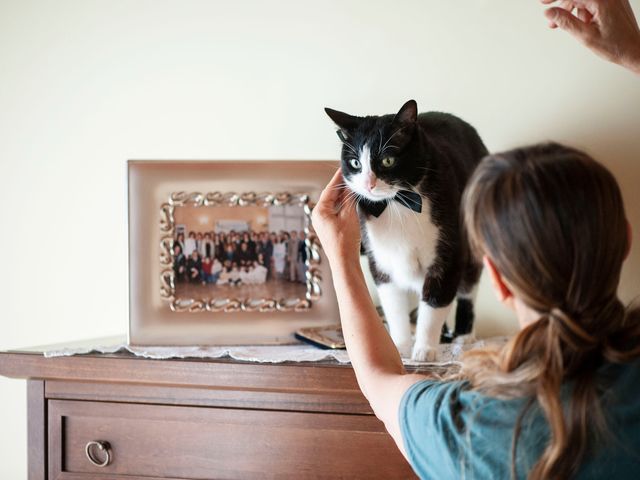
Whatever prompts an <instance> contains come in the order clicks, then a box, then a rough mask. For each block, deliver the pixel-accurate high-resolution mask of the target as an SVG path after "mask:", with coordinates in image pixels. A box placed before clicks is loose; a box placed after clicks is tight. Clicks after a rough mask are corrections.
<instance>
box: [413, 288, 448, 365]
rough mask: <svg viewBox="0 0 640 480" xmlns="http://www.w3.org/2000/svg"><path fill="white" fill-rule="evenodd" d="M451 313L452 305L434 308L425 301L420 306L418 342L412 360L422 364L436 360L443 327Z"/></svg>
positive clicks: (415, 344)
mask: <svg viewBox="0 0 640 480" xmlns="http://www.w3.org/2000/svg"><path fill="white" fill-rule="evenodd" d="M450 311H451V304H449V305H446V306H444V307H435V308H434V307H432V306H431V305H429V304H428V303H427V302H425V301H424V300H423V301H421V302H420V305H419V306H418V321H417V324H416V341H415V343H414V345H413V351H412V352H411V358H412V359H413V360H417V361H420V362H433V361H434V360H436V357H437V352H438V344H439V343H440V333H441V332H442V326H443V325H444V323H445V321H446V320H447V316H448V315H449V312H450Z"/></svg>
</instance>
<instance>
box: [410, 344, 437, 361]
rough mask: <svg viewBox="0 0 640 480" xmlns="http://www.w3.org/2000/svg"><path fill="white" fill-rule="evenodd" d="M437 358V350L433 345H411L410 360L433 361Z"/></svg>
mask: <svg viewBox="0 0 640 480" xmlns="http://www.w3.org/2000/svg"><path fill="white" fill-rule="evenodd" d="M437 358H438V350H437V349H436V348H433V347H420V346H418V345H414V346H413V351H412V352H411V360H415V361H416V362H435V361H436V359H437Z"/></svg>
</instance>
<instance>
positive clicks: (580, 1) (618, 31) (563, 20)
mask: <svg viewBox="0 0 640 480" xmlns="http://www.w3.org/2000/svg"><path fill="white" fill-rule="evenodd" d="M540 1H541V2H542V3H544V4H545V5H552V4H555V5H554V6H552V7H551V8H549V9H547V11H546V12H545V15H546V17H547V19H548V20H549V26H550V27H551V28H561V29H562V30H565V31H567V32H569V33H570V34H571V35H573V36H574V37H576V38H577V39H578V40H580V41H581V42H582V43H583V44H585V45H586V46H587V47H589V48H590V49H591V50H593V51H594V52H595V53H597V54H598V55H600V56H601V57H603V58H605V59H607V60H609V61H611V62H613V63H617V64H618V65H621V66H623V67H626V68H628V69H629V70H632V71H634V72H635V73H638V74H640V29H639V28H638V22H637V21H636V18H635V16H634V14H633V10H632V9H631V5H630V4H629V0H573V1H569V0H540Z"/></svg>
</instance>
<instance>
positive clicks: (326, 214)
mask: <svg viewBox="0 0 640 480" xmlns="http://www.w3.org/2000/svg"><path fill="white" fill-rule="evenodd" d="M311 222H312V224H313V228H314V230H315V231H316V234H317V235H318V238H319V239H320V243H321V244H322V248H323V250H324V252H325V254H326V255H327V258H328V259H329V263H330V264H331V266H332V267H333V268H336V267H337V266H338V265H339V264H340V263H342V264H343V265H344V264H346V265H352V264H358V265H359V259H360V222H359V220H358V214H357V213H356V200H355V196H354V194H353V193H352V192H351V191H350V190H349V189H348V187H347V185H346V184H345V183H344V179H343V178H342V172H341V171H340V170H338V171H337V172H336V173H335V175H334V176H333V178H332V179H331V181H330V182H329V184H328V185H327V186H326V187H325V189H324V190H323V191H322V194H321V195H320V200H318V203H317V204H316V206H315V207H314V208H313V213H312V215H311Z"/></svg>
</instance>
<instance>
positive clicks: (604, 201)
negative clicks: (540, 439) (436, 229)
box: [460, 143, 640, 479]
mask: <svg viewBox="0 0 640 480" xmlns="http://www.w3.org/2000/svg"><path fill="white" fill-rule="evenodd" d="M462 211H463V212H464V224H465V227H466V232H467V234H468V236H469V241H470V243H471V245H472V248H473V249H474V251H475V252H476V254H478V255H487V256H488V257H489V258H490V259H491V260H492V262H493V263H494V264H495V266H496V268H497V270H498V271H499V272H500V273H501V275H502V277H503V279H504V280H505V281H506V282H507V284H508V285H509V286H510V287H511V289H512V290H513V292H514V294H515V295H516V296H517V297H518V298H519V299H521V300H522V301H523V302H524V303H525V304H526V305H527V306H529V307H530V308H532V309H534V310H535V311H537V312H539V313H540V319H539V320H538V321H536V322H533V323H531V324H529V325H528V326H526V327H525V328H524V329H522V330H521V331H520V332H519V333H518V334H517V335H516V336H515V337H514V338H513V339H511V340H510V341H509V342H508V343H507V344H506V345H505V346H504V347H503V348H501V349H499V350H478V351H472V352H469V353H468V354H467V355H466V356H465V357H464V359H463V366H462V368H461V371H460V376H461V377H463V378H467V379H468V380H469V382H470V384H471V388H473V389H476V390H480V391H482V392H484V393H486V394H488V395H492V396H496V397H499V398H523V397H528V398H529V399H530V400H531V401H530V402H529V406H531V405H532V404H533V403H534V400H537V402H538V404H539V406H540V407H541V409H542V411H543V412H544V415H545V416H546V418H547V420H548V423H549V427H550V432H551V436H550V440H549V443H548V445H547V446H546V449H545V450H544V452H543V453H542V456H541V458H540V459H539V460H538V462H537V463H536V464H535V466H534V467H533V469H532V470H531V472H530V473H529V478H531V479H542V478H544V479H546V478H567V477H570V476H571V475H573V474H575V473H576V472H577V470H578V468H579V466H580V464H581V462H582V460H583V459H584V456H585V454H586V453H587V452H588V451H590V449H591V448H593V443H594V441H595V439H596V438H598V433H603V432H606V422H605V420H604V415H603V413H602V410H601V405H600V397H599V394H598V390H597V384H596V370H597V368H598V367H599V366H600V365H602V364H604V363H605V362H612V363H625V362H629V361H631V360H633V359H635V358H638V357H639V356H640V309H634V310H629V311H626V310H625V307H624V306H623V304H622V303H621V302H620V300H619V299H618V296H617V287H618V283H619V279H620V271H621V268H622V263H623V260H624V258H625V256H626V254H627V253H628V249H629V245H628V236H627V220H626V217H625V213H624V206H623V203H622V196H621V194H620V189H619V188H618V185H617V183H616V181H615V179H614V177H613V175H611V173H610V172H609V171H608V170H607V169H606V168H605V167H603V166H602V165H600V164H599V163H598V162H596V161H595V160H593V159H592V158H591V157H589V156H588V155H587V154H585V153H583V152H580V151H578V150H575V149H572V148H568V147H565V146H562V145H558V144H554V143H551V144H542V145H535V146H532V147H527V148H520V149H516V150H512V151H508V152H505V153H501V154H496V155H492V156H489V157H487V158H486V159H484V160H483V161H482V162H481V164H480V165H479V166H478V169H477V170H476V172H475V173H474V175H473V177H472V178H471V180H470V183H469V185H468V187H467V190H466V192H465V195H464V199H463V210H462ZM566 381H571V382H572V385H573V388H572V391H571V395H570V398H569V403H568V405H567V407H568V408H567V410H566V413H565V411H563V404H562V401H561V397H560V390H561V386H562V384H563V383H565V382H566ZM524 413H525V412H524V411H523V413H522V414H521V415H520V418H519V419H518V421H517V422H516V427H515V431H514V437H513V438H514V441H513V444H512V467H511V468H512V475H513V476H515V462H514V460H515V452H516V447H517V439H518V436H519V430H520V423H521V420H522V418H523V416H524Z"/></svg>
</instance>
